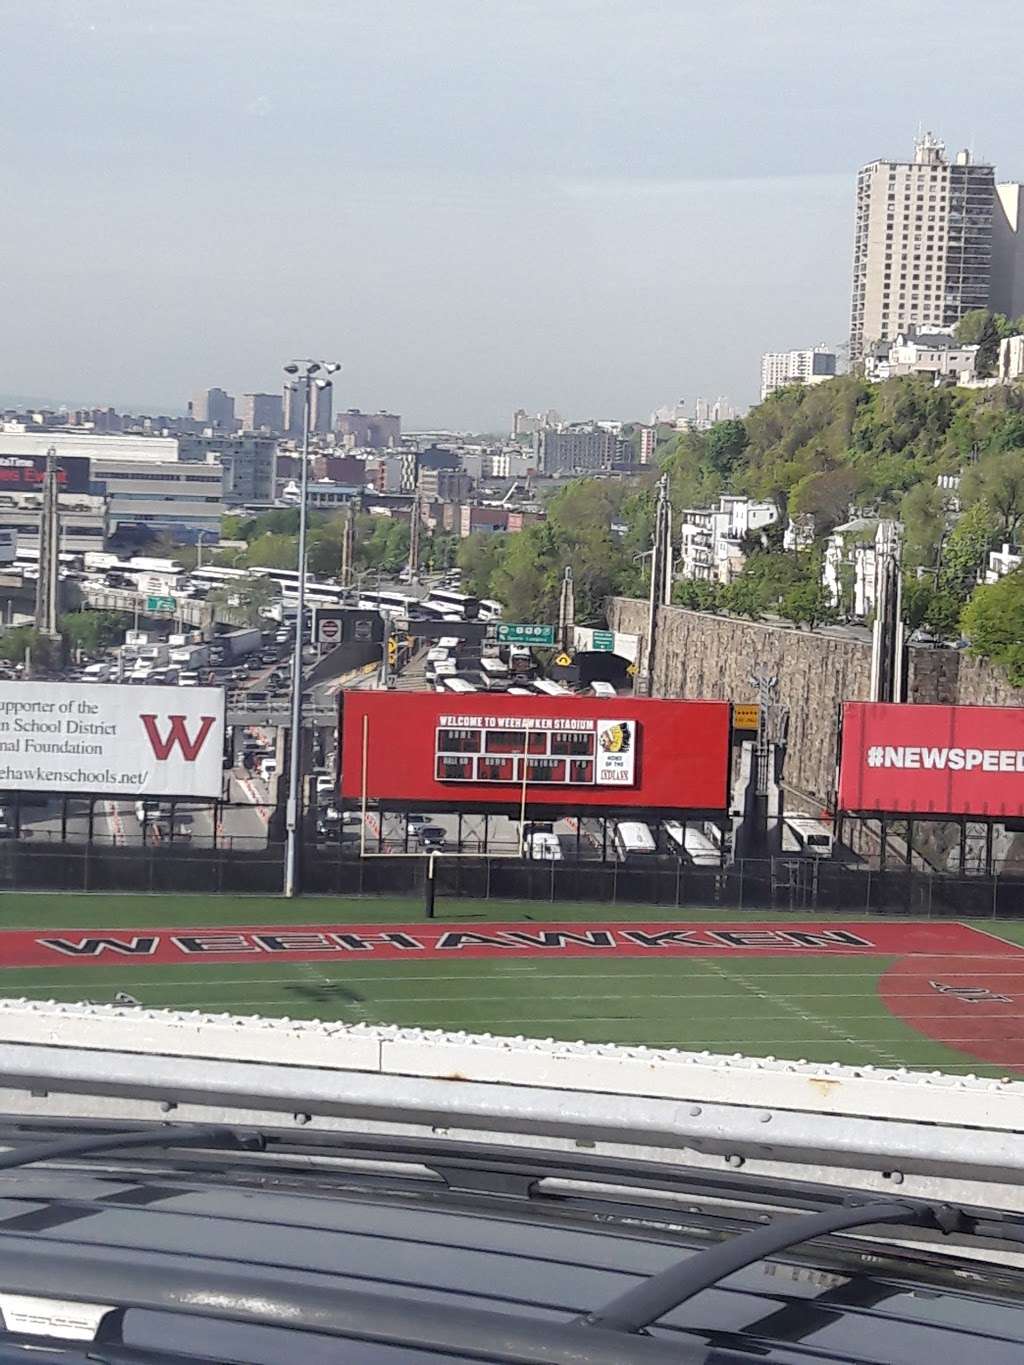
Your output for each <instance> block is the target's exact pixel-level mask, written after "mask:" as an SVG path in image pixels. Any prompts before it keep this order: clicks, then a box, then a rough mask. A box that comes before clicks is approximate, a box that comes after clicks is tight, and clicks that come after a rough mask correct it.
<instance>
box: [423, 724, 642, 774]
mask: <svg viewBox="0 0 1024 1365" xmlns="http://www.w3.org/2000/svg"><path fill="white" fill-rule="evenodd" d="M637 729H638V727H637V724H636V722H635V721H608V720H604V719H602V720H596V719H589V718H583V717H579V718H576V717H574V718H571V719H570V718H564V719H561V718H548V717H533V718H530V719H527V718H524V717H508V716H457V717H453V716H444V717H442V724H440V725H438V726H437V729H436V746H435V773H436V775H437V780H438V781H442V782H479V783H487V782H496V783H521V782H523V781H524V778H525V781H526V782H528V783H536V784H541V785H544V786H575V787H587V786H591V787H592V786H605V785H612V784H615V785H631V784H632V783H633V781H634V774H635V767H634V764H635V756H636V738H637ZM524 762H525V764H526V770H525V773H524V769H523V764H524Z"/></svg>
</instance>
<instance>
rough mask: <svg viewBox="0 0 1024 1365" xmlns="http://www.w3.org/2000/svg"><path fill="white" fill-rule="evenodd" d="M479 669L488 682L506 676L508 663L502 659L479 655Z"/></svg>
mask: <svg viewBox="0 0 1024 1365" xmlns="http://www.w3.org/2000/svg"><path fill="white" fill-rule="evenodd" d="M480 671H481V673H483V674H484V676H485V677H486V678H487V679H488V681H489V682H497V681H498V680H499V679H504V678H507V677H508V664H507V663H505V661H504V660H503V659H489V658H487V657H481V659H480Z"/></svg>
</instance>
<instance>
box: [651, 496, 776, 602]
mask: <svg viewBox="0 0 1024 1365" xmlns="http://www.w3.org/2000/svg"><path fill="white" fill-rule="evenodd" d="M679 516H680V526H679V560H678V563H677V566H676V568H677V574H678V576H679V577H680V578H699V579H703V580H704V581H705V582H708V583H731V582H732V580H733V579H734V578H736V577H737V576H738V575H739V574H740V573H741V572H742V571H743V565H744V563H745V562H746V553H745V551H744V549H743V545H742V542H743V538H744V537H745V536H747V535H750V534H751V533H752V532H757V531H761V530H763V529H764V528H765V527H766V526H771V525H772V524H773V523H774V522H776V521H778V519H779V509H778V508H777V507H776V505H775V503H773V502H755V501H753V500H752V499H751V498H742V497H736V496H734V495H733V494H731V493H723V494H722V496H721V497H720V498H719V500H718V506H717V507H686V508H684V509H683V510H682V512H680V514H679Z"/></svg>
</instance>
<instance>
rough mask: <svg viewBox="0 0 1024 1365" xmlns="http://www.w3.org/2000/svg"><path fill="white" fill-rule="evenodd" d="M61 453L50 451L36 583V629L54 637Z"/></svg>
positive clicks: (57, 596)
mask: <svg viewBox="0 0 1024 1365" xmlns="http://www.w3.org/2000/svg"><path fill="white" fill-rule="evenodd" d="M59 487H60V485H59V482H58V471H57V452H56V450H55V449H54V447H53V446H50V448H49V450H48V451H47V452H46V473H45V475H44V476H43V506H42V511H41V514H40V518H39V580H38V583H37V585H36V630H38V631H39V633H40V635H45V636H47V637H48V638H49V639H51V640H56V639H57V638H58V634H57V614H58V610H59V606H60V603H59V600H58V599H59V596H60V503H59V501H58V498H59V492H58V490H59Z"/></svg>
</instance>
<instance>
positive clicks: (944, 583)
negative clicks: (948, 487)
mask: <svg viewBox="0 0 1024 1365" xmlns="http://www.w3.org/2000/svg"><path fill="white" fill-rule="evenodd" d="M991 539H992V528H991V525H990V523H989V520H988V514H987V512H986V510H985V508H984V506H983V505H982V504H981V503H980V502H978V503H975V504H974V506H973V507H970V508H968V510H967V511H966V512H965V513H964V514H963V516H962V517H961V518H960V520H959V521H958V522H957V524H956V525H955V526H954V527H953V530H952V532H951V533H950V536H949V539H948V540H947V541H946V544H945V548H944V549H943V552H942V564H941V565H940V567H939V573H938V584H937V586H938V587H939V588H940V589H942V590H943V591H944V592H948V593H951V594H952V595H953V596H954V597H956V598H958V599H959V600H960V601H961V602H966V600H967V598H968V597H969V596H970V595H971V592H972V591H973V590H974V587H975V585H976V583H977V581H978V573H979V571H980V569H981V568H982V566H983V564H984V563H985V556H986V554H987V552H988V547H989V544H990V542H991Z"/></svg>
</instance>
